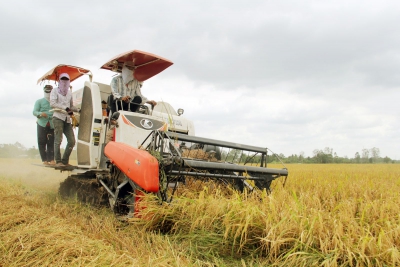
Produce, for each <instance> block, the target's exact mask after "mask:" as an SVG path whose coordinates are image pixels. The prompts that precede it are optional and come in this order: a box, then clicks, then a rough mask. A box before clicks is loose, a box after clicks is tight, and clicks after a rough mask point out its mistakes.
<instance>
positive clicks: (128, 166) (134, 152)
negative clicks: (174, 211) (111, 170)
mask: <svg viewBox="0 0 400 267" xmlns="http://www.w3.org/2000/svg"><path fill="white" fill-rule="evenodd" d="M104 154H105V155H106V156H107V157H108V158H109V159H110V160H111V163H112V164H114V165H116V166H117V167H118V169H120V170H121V171H122V172H123V173H124V174H125V175H126V176H127V177H128V178H129V179H131V180H132V181H133V182H135V183H136V184H137V185H138V186H140V187H141V188H143V189H144V190H146V191H148V192H158V190H159V166H158V161H157V159H156V158H155V157H153V156H152V155H151V154H150V153H149V152H147V151H145V150H140V149H137V148H133V147H131V146H129V145H127V144H124V143H119V142H113V141H111V142H109V143H108V144H107V145H106V147H105V149H104Z"/></svg>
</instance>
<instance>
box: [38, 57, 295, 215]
mask: <svg viewBox="0 0 400 267" xmlns="http://www.w3.org/2000/svg"><path fill="white" fill-rule="evenodd" d="M172 64H173V63H172V62H171V61H170V60H168V59H165V58H162V57H160V56H157V55H154V54H150V53H147V52H143V51H138V50H133V51H129V52H127V53H123V54H120V55H118V56H116V57H114V58H112V59H110V60H109V61H107V62H106V63H105V64H103V65H102V66H101V68H102V69H106V70H110V71H114V72H117V73H122V74H121V75H124V71H126V68H127V69H129V70H131V72H132V73H131V74H133V78H134V79H133V81H132V86H138V88H139V90H140V87H141V85H142V82H143V81H146V80H148V79H150V78H151V77H153V76H155V75H157V74H159V73H160V72H162V71H163V70H165V69H167V68H168V67H170V66H171V65H172ZM62 72H67V73H69V75H70V77H73V78H74V79H76V78H79V77H80V76H82V75H85V74H87V75H89V76H90V80H89V81H86V82H85V84H84V87H83V88H82V89H79V90H77V91H75V92H74V93H73V99H74V106H76V107H78V108H80V114H75V115H80V116H79V117H80V119H79V127H78V134H77V139H78V140H77V147H76V149H77V163H78V164H77V166H74V167H73V168H57V167H56V168H57V169H60V170H62V171H63V170H69V171H70V176H69V177H68V178H67V179H66V180H65V181H64V182H63V183H62V184H61V186H60V193H61V194H62V195H71V194H75V195H78V197H80V198H81V199H82V200H83V201H87V202H91V203H93V204H98V203H103V202H108V203H109V205H110V207H111V208H112V209H113V210H114V211H115V213H117V214H127V215H129V216H133V215H134V213H135V202H136V201H137V199H138V196H140V195H141V194H145V193H154V194H156V195H157V196H158V197H159V199H160V200H161V201H163V202H170V201H171V200H172V196H173V195H174V193H175V192H176V191H177V190H178V188H179V187H182V186H185V184H187V181H188V180H201V181H204V180H214V181H216V182H217V183H219V184H221V185H223V186H229V187H231V188H234V189H236V190H240V191H242V190H244V189H245V188H247V190H250V191H251V190H255V189H261V190H263V189H265V190H267V191H269V190H270V185H271V183H272V182H273V180H275V179H276V178H278V177H281V176H283V177H285V179H286V177H287V176H288V171H287V169H286V168H282V169H273V168H268V167H267V157H268V150H267V148H263V147H257V146H252V145H245V144H239V143H232V142H226V141H220V140H214V139H209V138H202V137H198V136H195V128H194V124H193V122H192V121H190V120H188V119H186V118H185V117H184V116H182V114H183V109H178V110H177V111H175V109H174V108H173V107H172V106H171V105H170V104H169V103H167V102H158V103H157V104H156V105H154V104H153V103H152V102H151V101H148V102H147V103H146V102H145V101H143V100H142V99H140V101H133V100H135V99H136V97H135V99H133V98H132V99H128V98H123V96H121V97H120V96H119V95H118V94H116V93H115V92H114V90H113V89H112V87H111V86H110V85H107V84H102V83H98V82H95V81H92V75H91V72H90V71H89V70H86V69H83V68H79V67H74V66H69V65H58V66H57V67H55V68H54V69H52V70H50V71H49V72H47V73H46V74H45V75H44V76H43V77H42V78H40V79H39V82H41V81H44V80H57V77H58V76H57V75H60V73H62ZM71 81H72V78H71ZM126 86H128V85H126ZM139 92H140V91H139ZM127 99H128V100H127ZM126 100H127V101H126ZM123 101H126V102H128V103H127V104H124V103H122V102H123ZM129 101H130V102H129ZM126 106H128V108H127V109H126V108H125V107H126ZM132 107H134V108H132Z"/></svg>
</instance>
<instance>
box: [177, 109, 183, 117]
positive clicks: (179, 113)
mask: <svg viewBox="0 0 400 267" xmlns="http://www.w3.org/2000/svg"><path fill="white" fill-rule="evenodd" d="M183 111H184V110H183V108H179V109H178V116H180V115H182V114H183Z"/></svg>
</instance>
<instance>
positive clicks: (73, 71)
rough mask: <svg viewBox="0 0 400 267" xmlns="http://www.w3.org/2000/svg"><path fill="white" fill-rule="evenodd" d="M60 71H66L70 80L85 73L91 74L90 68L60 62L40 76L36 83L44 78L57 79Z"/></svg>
mask: <svg viewBox="0 0 400 267" xmlns="http://www.w3.org/2000/svg"><path fill="white" fill-rule="evenodd" d="M62 73H68V75H69V78H70V81H71V82H72V81H74V80H76V79H78V78H79V77H81V76H82V75H85V74H88V75H89V76H90V77H91V76H92V73H91V71H90V70H87V69H84V68H81V67H76V66H71V65H64V64H60V65H57V66H55V67H54V68H52V69H51V70H49V71H48V72H46V73H45V74H44V75H43V76H42V77H40V79H39V80H38V81H37V83H38V84H39V83H41V82H43V81H45V80H51V81H58V78H59V77H60V74H62Z"/></svg>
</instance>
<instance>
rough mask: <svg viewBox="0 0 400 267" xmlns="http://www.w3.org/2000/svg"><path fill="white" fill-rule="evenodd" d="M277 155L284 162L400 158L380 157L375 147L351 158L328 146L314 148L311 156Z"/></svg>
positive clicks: (300, 154) (358, 162) (359, 161)
mask: <svg viewBox="0 0 400 267" xmlns="http://www.w3.org/2000/svg"><path fill="white" fill-rule="evenodd" d="M278 157H279V158H280V159H281V160H282V162H284V163H357V164H360V163H400V160H393V159H391V158H389V157H388V156H385V157H381V154H380V150H379V148H377V147H373V148H370V149H365V148H364V149H363V150H362V151H361V153H360V152H356V153H355V154H354V157H353V158H349V157H347V156H345V157H340V156H338V155H337V153H336V152H334V151H333V149H332V148H330V147H325V148H324V149H315V150H314V151H313V156H312V157H305V156H304V152H300V153H299V154H298V155H297V154H292V155H290V156H288V157H286V156H285V155H283V154H279V155H278ZM274 158H276V157H274V156H273V155H271V156H270V159H269V160H268V161H269V162H276V161H277V159H274Z"/></svg>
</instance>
